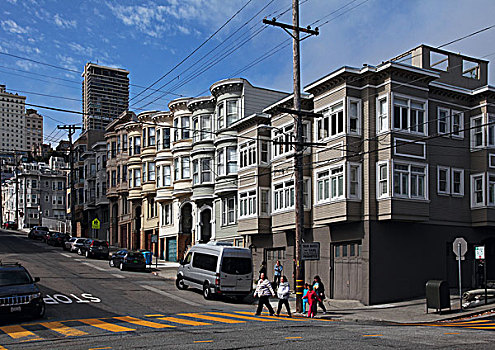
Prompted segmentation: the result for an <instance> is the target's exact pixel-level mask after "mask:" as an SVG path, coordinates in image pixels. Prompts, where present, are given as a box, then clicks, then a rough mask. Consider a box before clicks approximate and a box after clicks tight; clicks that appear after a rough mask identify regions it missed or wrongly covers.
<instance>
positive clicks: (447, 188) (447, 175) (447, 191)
mask: <svg viewBox="0 0 495 350" xmlns="http://www.w3.org/2000/svg"><path fill="white" fill-rule="evenodd" d="M442 171H445V191H442V190H441V189H440V173H441V172H442ZM451 179H452V178H451V175H450V168H449V167H445V166H441V165H439V166H437V193H438V194H447V195H448V194H450V182H451Z"/></svg>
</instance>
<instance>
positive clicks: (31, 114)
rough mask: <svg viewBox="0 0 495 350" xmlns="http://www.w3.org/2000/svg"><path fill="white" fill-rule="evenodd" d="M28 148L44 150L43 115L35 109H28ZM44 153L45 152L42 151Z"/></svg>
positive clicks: (26, 130)
mask: <svg viewBox="0 0 495 350" xmlns="http://www.w3.org/2000/svg"><path fill="white" fill-rule="evenodd" d="M25 135H26V149H27V150H32V149H40V150H43V146H45V145H43V116H42V115H40V114H38V112H37V111H36V110H35V109H27V110H26V128H25ZM41 153H43V152H41Z"/></svg>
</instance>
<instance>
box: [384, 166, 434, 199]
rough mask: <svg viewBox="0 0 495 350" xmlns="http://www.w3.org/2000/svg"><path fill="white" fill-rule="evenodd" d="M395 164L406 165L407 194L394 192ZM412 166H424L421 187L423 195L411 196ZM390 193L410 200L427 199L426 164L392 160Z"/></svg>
mask: <svg viewBox="0 0 495 350" xmlns="http://www.w3.org/2000/svg"><path fill="white" fill-rule="evenodd" d="M395 165H402V166H407V167H408V170H407V181H408V183H407V186H408V193H407V195H403V194H396V193H395ZM412 167H421V168H424V170H425V171H424V188H423V193H424V197H418V196H413V195H412V175H413V173H414V172H413V171H412ZM391 170H392V195H393V197H394V198H405V199H410V200H419V201H423V200H428V198H429V194H428V164H425V163H408V162H402V161H392V168H391Z"/></svg>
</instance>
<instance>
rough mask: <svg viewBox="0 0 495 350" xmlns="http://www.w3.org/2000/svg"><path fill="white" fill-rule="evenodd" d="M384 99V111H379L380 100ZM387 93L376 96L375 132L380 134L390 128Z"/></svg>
mask: <svg viewBox="0 0 495 350" xmlns="http://www.w3.org/2000/svg"><path fill="white" fill-rule="evenodd" d="M382 101H385V105H384V107H385V111H381V109H380V107H381V102H382ZM388 101H389V97H388V95H381V96H378V97H377V98H376V133H377V134H381V133H385V132H388V131H389V130H390V119H389V115H390V112H389V110H390V107H389V103H388ZM382 126H384V127H382Z"/></svg>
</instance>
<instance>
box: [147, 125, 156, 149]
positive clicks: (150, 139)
mask: <svg viewBox="0 0 495 350" xmlns="http://www.w3.org/2000/svg"><path fill="white" fill-rule="evenodd" d="M155 141H156V140H155V128H154V127H153V128H148V147H151V146H155Z"/></svg>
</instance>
